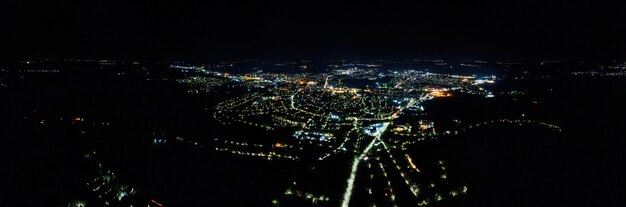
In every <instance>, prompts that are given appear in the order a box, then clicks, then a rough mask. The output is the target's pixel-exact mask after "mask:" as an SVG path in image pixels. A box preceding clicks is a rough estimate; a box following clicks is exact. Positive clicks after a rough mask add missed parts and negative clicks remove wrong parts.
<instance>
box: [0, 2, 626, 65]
mask: <svg viewBox="0 0 626 207" xmlns="http://www.w3.org/2000/svg"><path fill="white" fill-rule="evenodd" d="M614 2H616V3H600V1H582V0H573V1H565V0H563V1H542V0H516V1H468V0H457V1H449V2H443V1H438V0H426V1H420V0H417V1H409V0H405V1H382V0H381V1H376V2H371V3H370V2H368V3H364V1H354V2H345V1H344V2H339V1H247V2H244V1H226V0H221V1H219V0H218V1H210V0H206V1H200V0H198V1H165V0H150V1H133V2H132V3H131V1H119V0H114V1H104V0H90V1H32V0H20V1H18V0H8V1H7V0H5V1H2V3H0V4H1V5H0V28H1V29H0V56H1V57H2V58H3V59H16V58H45V57H53V58H74V57H75V58H154V59H175V58H196V59H215V58H270V59H271V58H318V57H320V58H343V57H345V58H479V59H493V58H509V59H550V58H554V59H624V57H626V9H625V8H626V7H625V5H624V3H617V2H619V1H614Z"/></svg>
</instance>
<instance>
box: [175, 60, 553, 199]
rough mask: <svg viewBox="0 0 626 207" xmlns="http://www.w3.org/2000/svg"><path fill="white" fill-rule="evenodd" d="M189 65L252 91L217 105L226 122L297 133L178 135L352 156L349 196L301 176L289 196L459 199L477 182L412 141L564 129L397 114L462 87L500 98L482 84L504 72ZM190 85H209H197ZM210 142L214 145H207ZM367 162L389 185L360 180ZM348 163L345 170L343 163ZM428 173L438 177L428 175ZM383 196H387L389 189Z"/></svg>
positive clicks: (276, 152) (272, 151) (278, 150)
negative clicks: (421, 155)
mask: <svg viewBox="0 0 626 207" xmlns="http://www.w3.org/2000/svg"><path fill="white" fill-rule="evenodd" d="M171 67H172V69H179V68H181V67H180V66H171ZM185 69H186V70H196V71H197V72H200V73H203V74H208V75H211V76H212V77H213V78H203V79H200V78H193V77H191V78H188V79H186V80H180V81H179V82H180V83H184V84H189V83H191V82H193V83H196V82H197V81H202V80H209V81H210V84H206V85H205V86H203V87H201V89H202V91H209V90H212V89H213V88H216V87H220V86H224V85H226V86H227V87H241V88H245V89H246V90H247V91H248V92H247V93H244V94H243V95H239V96H236V97H234V98H230V99H228V100H226V101H223V102H221V103H219V104H217V105H216V106H215V111H214V113H213V118H214V119H215V120H217V121H218V122H219V123H221V124H223V125H228V126H231V125H237V126H241V125H243V127H253V128H256V129H262V130H267V131H270V132H284V131H288V132H290V134H291V138H290V141H285V140H284V139H283V141H280V142H276V143H273V144H260V143H248V142H245V141H235V140H239V139H235V138H212V139H210V140H212V143H204V144H203V143H202V142H200V141H198V140H196V139H194V138H183V137H178V138H176V140H177V141H179V142H183V143H189V144H192V145H194V146H198V147H199V148H207V149H209V150H213V151H217V152H224V153H231V154H233V155H236V156H250V157H258V158H261V159H264V160H284V161H288V162H289V161H292V162H308V163H313V167H311V168H312V169H315V165H319V164H322V163H323V162H328V161H329V160H330V158H333V157H351V158H350V160H351V161H350V163H346V164H347V166H346V167H345V168H341V167H339V168H337V169H336V171H337V172H336V173H337V175H338V176H343V175H344V173H345V175H347V178H346V179H345V184H344V187H343V189H342V190H343V193H342V194H341V195H336V194H327V193H326V192H315V191H307V190H306V189H300V188H299V187H298V186H297V184H296V182H295V181H294V182H293V186H290V187H288V188H287V189H286V190H285V193H284V196H285V197H283V198H290V199H292V198H296V199H301V200H304V201H306V202H308V203H309V204H311V205H317V204H321V205H322V206H334V205H340V206H341V207H347V206H350V205H353V203H352V202H351V201H353V200H351V198H352V197H354V195H353V192H354V191H355V189H357V188H366V192H368V194H369V196H370V197H372V201H373V203H371V204H370V205H371V206H377V203H376V202H379V201H381V200H387V201H386V202H384V203H378V205H380V206H397V205H398V202H396V199H397V198H398V197H399V195H398V194H396V192H399V191H402V190H408V192H410V193H409V194H408V195H411V196H410V197H411V198H403V199H404V200H405V201H412V203H414V205H418V206H426V205H429V204H431V203H433V202H439V201H442V200H444V199H448V198H453V197H456V196H459V195H463V194H466V193H467V191H468V187H467V186H465V185H462V184H455V183H453V182H448V180H449V179H448V174H447V172H446V162H445V161H444V160H438V161H433V162H436V163H437V165H436V166H438V167H437V168H438V169H436V168H435V169H432V168H430V169H429V168H423V169H422V168H420V165H422V164H423V163H418V162H417V161H416V159H414V157H412V156H411V155H410V153H409V152H408V151H407V147H410V146H412V145H418V144H419V143H420V142H422V141H435V140H437V139H439V138H440V137H451V136H455V135H458V134H460V133H464V132H468V131H469V130H471V129H472V128H474V127H479V126H482V125H487V124H491V123H510V124H539V125H541V126H545V127H548V128H551V129H555V130H558V131H560V128H559V127H558V126H555V125H551V124H548V123H543V122H538V121H532V120H520V119H507V118H503V119H499V120H491V121H485V122H481V123H476V124H465V125H461V127H459V128H456V129H447V130H445V131H443V132H437V131H436V130H435V126H434V124H435V123H434V122H432V121H430V120H419V121H417V122H414V123H406V122H397V120H399V119H400V118H401V117H403V116H407V114H416V113H417V114H419V113H421V112H424V111H427V109H424V106H423V103H425V102H427V101H429V100H432V99H446V98H447V97H451V96H453V95H454V94H455V93H466V94H472V95H479V96H483V97H485V98H492V97H494V94H493V93H492V92H490V91H488V90H486V89H485V88H483V87H482V85H484V84H493V83H494V82H495V81H496V80H497V78H496V77H494V76H488V77H477V76H458V75H448V74H436V73H428V72H422V71H415V70H404V71H379V70H375V69H359V68H349V69H337V70H334V71H332V72H330V73H319V74H276V73H261V72H259V73H253V74H241V75H235V74H227V73H222V72H215V71H209V70H206V69H204V68H202V67H185ZM349 79H357V80H366V81H371V80H374V81H373V82H372V81H371V82H370V83H372V84H373V85H368V86H367V87H350V86H348V85H347V84H346V82H348V81H349ZM190 93H199V92H198V91H197V90H194V91H190ZM204 140H206V139H204ZM205 144H206V145H210V146H211V147H205ZM316 163H317V164H316ZM362 163H367V171H368V172H369V178H370V179H371V180H377V179H383V180H382V183H384V184H382V185H374V184H365V186H363V185H357V184H355V183H358V179H359V178H362V176H360V174H362V173H360V172H359V168H360V167H361V164H362ZM342 170H345V172H343V173H342V172H340V171H342ZM433 170H436V171H437V172H433ZM425 174H429V176H425ZM433 175H435V176H434V177H436V179H434V178H433ZM418 177H419V179H418ZM425 178H427V179H430V180H429V181H428V182H425V181H424V179H425ZM418 180H420V182H418ZM442 186H444V187H442ZM403 188H404V189H403ZM379 195H383V198H382V199H381V198H380V197H379ZM400 197H401V196H400ZM405 197H406V196H405ZM271 203H272V204H273V205H274V206H282V205H281V204H283V200H282V199H281V198H277V199H275V200H273V201H271ZM402 203H411V202H402Z"/></svg>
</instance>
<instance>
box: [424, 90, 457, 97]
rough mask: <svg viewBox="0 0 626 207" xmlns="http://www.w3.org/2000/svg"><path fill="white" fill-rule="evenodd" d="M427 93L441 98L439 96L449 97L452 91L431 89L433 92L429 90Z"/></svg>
mask: <svg viewBox="0 0 626 207" xmlns="http://www.w3.org/2000/svg"><path fill="white" fill-rule="evenodd" d="M428 95H430V96H432V97H435V98H441V97H451V96H452V93H450V92H447V91H433V92H430V93H429V94H428Z"/></svg>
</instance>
